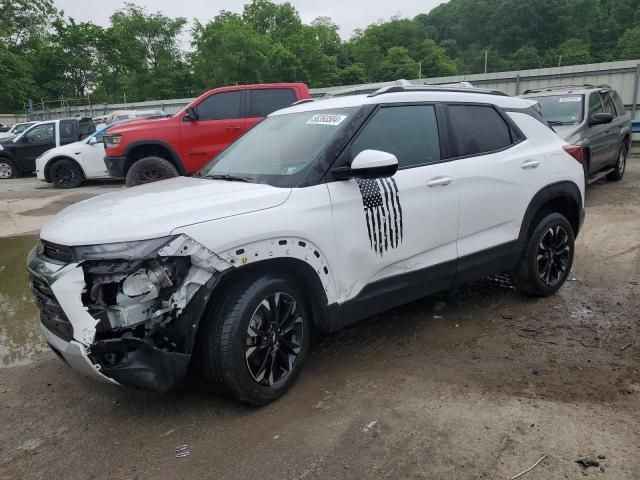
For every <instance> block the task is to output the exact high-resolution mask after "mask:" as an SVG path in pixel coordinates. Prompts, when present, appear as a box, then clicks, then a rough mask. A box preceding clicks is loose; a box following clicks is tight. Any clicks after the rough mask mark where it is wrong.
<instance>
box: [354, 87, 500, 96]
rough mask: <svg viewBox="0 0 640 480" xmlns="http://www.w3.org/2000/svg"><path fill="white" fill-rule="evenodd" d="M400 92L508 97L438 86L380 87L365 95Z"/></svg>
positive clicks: (487, 90) (479, 90)
mask: <svg viewBox="0 0 640 480" xmlns="http://www.w3.org/2000/svg"><path fill="white" fill-rule="evenodd" d="M400 92H452V93H483V94H485V95H499V96H502V97H508V96H509V95H507V94H506V93H504V92H503V91H501V90H492V89H488V88H476V87H474V88H468V87H444V86H443V87H440V86H438V85H411V86H404V85H390V86H388V87H382V88H380V89H379V90H376V91H375V92H373V93H370V94H369V95H367V96H368V97H377V96H378V95H384V94H385V93H400Z"/></svg>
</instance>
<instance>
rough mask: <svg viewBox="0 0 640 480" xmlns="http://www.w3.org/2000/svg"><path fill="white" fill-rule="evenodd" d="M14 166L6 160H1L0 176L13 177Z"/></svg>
mask: <svg viewBox="0 0 640 480" xmlns="http://www.w3.org/2000/svg"><path fill="white" fill-rule="evenodd" d="M12 175H13V168H12V167H11V165H9V164H8V163H6V162H0V178H11V176H12Z"/></svg>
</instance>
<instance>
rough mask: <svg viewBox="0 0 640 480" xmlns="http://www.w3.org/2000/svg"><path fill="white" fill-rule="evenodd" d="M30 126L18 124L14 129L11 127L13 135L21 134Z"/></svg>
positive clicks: (29, 124) (28, 124)
mask: <svg viewBox="0 0 640 480" xmlns="http://www.w3.org/2000/svg"><path fill="white" fill-rule="evenodd" d="M31 125H33V123H19V124H18V125H16V126H15V127H13V133H15V134H16V135H17V134H18V133H22V132H24V131H25V130H26V129H27V128H29V127H30V126H31Z"/></svg>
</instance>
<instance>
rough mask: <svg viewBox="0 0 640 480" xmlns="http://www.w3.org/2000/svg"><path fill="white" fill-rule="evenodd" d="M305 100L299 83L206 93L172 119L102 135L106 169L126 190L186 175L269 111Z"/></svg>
mask: <svg viewBox="0 0 640 480" xmlns="http://www.w3.org/2000/svg"><path fill="white" fill-rule="evenodd" d="M307 98H310V95H309V89H308V88H307V86H306V85H305V84H303V83H276V84H261V85H239V86H233V87H223V88H216V89H215V90H210V91H208V92H206V93H204V94H203V95H201V96H200V97H198V98H197V99H195V100H194V101H193V102H191V103H190V104H189V105H188V106H187V107H185V108H184V109H182V110H181V111H180V112H178V113H177V114H176V115H174V116H173V117H170V118H162V119H156V120H153V119H148V120H137V121H133V122H128V123H124V124H122V125H118V126H115V127H113V128H111V129H110V130H109V132H108V134H107V135H105V136H104V146H105V152H106V156H105V158H104V161H105V164H106V166H107V170H108V171H109V174H110V175H111V176H112V177H125V178H126V183H127V186H128V187H129V186H133V185H140V184H142V183H149V182H154V181H156V180H162V179H165V178H170V177H175V176H178V175H190V174H192V173H195V172H197V171H198V170H199V169H200V168H201V167H202V166H204V165H205V164H206V163H207V162H208V161H209V160H211V159H213V158H215V157H216V156H217V155H218V154H219V153H220V152H221V151H222V150H224V149H225V148H226V147H227V146H228V145H229V144H231V143H232V142H233V141H235V140H236V139H237V138H238V137H240V136H241V135H242V134H243V133H245V132H246V131H247V130H249V129H250V128H251V127H253V126H254V125H255V124H256V123H258V122H259V121H260V120H262V119H263V118H264V117H266V116H267V115H269V114H270V113H271V112H274V111H276V110H279V109H281V108H284V107H287V106H289V105H291V104H292V103H295V102H297V101H299V100H303V99H307Z"/></svg>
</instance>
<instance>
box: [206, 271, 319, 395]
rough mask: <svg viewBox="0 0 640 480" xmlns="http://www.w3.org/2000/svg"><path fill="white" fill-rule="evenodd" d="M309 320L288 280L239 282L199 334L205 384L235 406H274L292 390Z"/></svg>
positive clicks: (278, 276)
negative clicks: (207, 382)
mask: <svg viewBox="0 0 640 480" xmlns="http://www.w3.org/2000/svg"><path fill="white" fill-rule="evenodd" d="M309 315H310V314H309V310H308V307H307V303H306V301H305V299H304V297H303V296H302V294H301V292H300V291H299V290H298V288H297V287H296V284H295V282H294V281H293V279H291V278H290V277H288V276H287V275H284V274H276V273H272V274H263V275H259V276H253V277H251V278H247V279H245V280H244V281H241V282H238V284H236V285H235V286H234V287H233V288H231V289H230V290H229V291H228V293H227V294H225V295H224V298H223V299H221V304H220V305H219V307H218V308H216V309H214V311H212V312H210V314H208V316H207V318H204V319H203V322H205V323H204V325H203V328H201V329H200V330H199V332H198V336H199V343H200V345H199V351H200V357H199V358H200V362H201V365H200V367H201V369H202V372H203V374H204V376H205V379H206V380H208V381H209V382H210V383H211V384H212V385H213V386H214V387H216V389H217V390H218V391H220V392H222V393H223V394H225V395H226V396H228V397H230V398H231V399H233V400H235V401H237V402H240V403H244V404H248V405H253V406H261V405H266V404H267V403H270V402H272V401H274V400H275V399H277V398H278V397H280V396H281V395H282V394H284V393H285V392H286V391H287V390H288V389H289V388H290V387H291V385H292V384H293V383H294V381H295V379H296V377H297V376H298V373H299V372H300V369H301V367H302V364H303V363H304V360H305V358H306V355H307V352H308V350H309V339H310V334H311V327H310V318H309Z"/></svg>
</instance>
